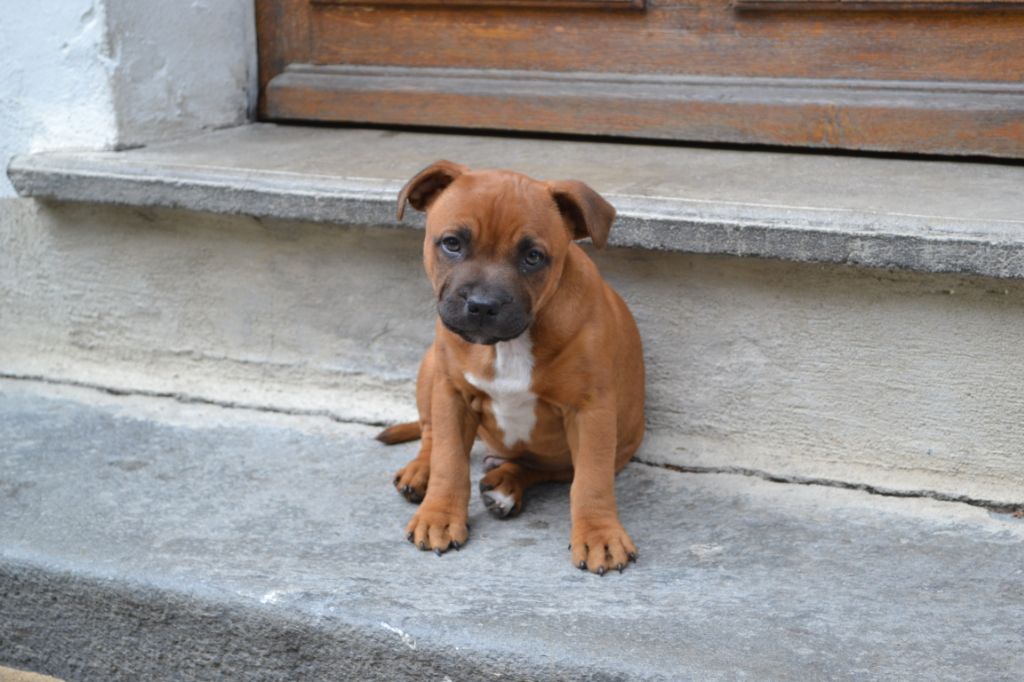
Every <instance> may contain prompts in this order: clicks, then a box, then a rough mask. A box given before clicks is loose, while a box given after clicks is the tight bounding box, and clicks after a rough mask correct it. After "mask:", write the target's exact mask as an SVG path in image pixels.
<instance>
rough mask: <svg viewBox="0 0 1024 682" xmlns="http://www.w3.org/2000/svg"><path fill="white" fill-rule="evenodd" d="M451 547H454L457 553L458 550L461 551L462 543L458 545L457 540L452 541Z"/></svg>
mask: <svg viewBox="0 0 1024 682" xmlns="http://www.w3.org/2000/svg"><path fill="white" fill-rule="evenodd" d="M452 547H454V548H455V551H456V552H458V551H459V550H460V549H462V543H460V542H459V541H458V540H452Z"/></svg>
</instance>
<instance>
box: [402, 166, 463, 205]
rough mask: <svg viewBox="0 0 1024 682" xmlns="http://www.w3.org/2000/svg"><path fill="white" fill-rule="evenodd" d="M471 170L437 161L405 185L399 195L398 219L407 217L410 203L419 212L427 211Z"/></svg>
mask: <svg viewBox="0 0 1024 682" xmlns="http://www.w3.org/2000/svg"><path fill="white" fill-rule="evenodd" d="M468 171H469V169H468V168H466V167H465V166H461V165H459V164H457V163H452V162H451V161H444V160H441V161H435V162H434V163H432V164H430V165H429V166H427V167H426V168H424V169H423V170H421V171H420V172H419V173H417V174H416V176H415V177H414V178H413V179H412V180H410V181H409V182H407V183H405V187H403V188H402V191H401V192H399V193H398V219H399V220H401V219H402V216H404V215H405V202H406V201H408V202H409V203H410V204H411V205H412V207H413V208H415V209H416V210H417V211H425V210H427V207H429V206H430V204H432V203H434V199H436V198H437V197H438V195H440V194H441V192H443V191H444V189H445V188H446V187H447V186H448V185H450V184H452V182H454V181H455V178H457V177H459V176H460V175H462V174H463V173H466V172H468Z"/></svg>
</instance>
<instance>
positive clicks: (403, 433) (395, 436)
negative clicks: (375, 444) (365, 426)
mask: <svg viewBox="0 0 1024 682" xmlns="http://www.w3.org/2000/svg"><path fill="white" fill-rule="evenodd" d="M420 435H421V434H420V423H419V422H406V423H405V424H395V425H393V426H389V427H388V428H386V429H384V430H383V431H381V432H380V433H378V434H377V440H379V441H380V442H381V443H384V444H385V445H396V444H398V443H406V442H408V441H411V440H416V439H418V438H419V437H420Z"/></svg>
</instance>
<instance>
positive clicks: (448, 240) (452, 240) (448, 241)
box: [441, 235, 462, 253]
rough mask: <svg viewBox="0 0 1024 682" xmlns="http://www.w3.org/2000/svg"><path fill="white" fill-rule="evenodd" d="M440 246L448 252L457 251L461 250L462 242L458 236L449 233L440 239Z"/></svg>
mask: <svg viewBox="0 0 1024 682" xmlns="http://www.w3.org/2000/svg"><path fill="white" fill-rule="evenodd" d="M441 248H442V249H444V250H445V251H446V252H448V253H459V252H460V251H462V242H461V241H460V240H459V238H458V237H453V236H451V235H449V236H447V237H445V238H444V239H442V240H441Z"/></svg>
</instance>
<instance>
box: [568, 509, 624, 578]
mask: <svg viewBox="0 0 1024 682" xmlns="http://www.w3.org/2000/svg"><path fill="white" fill-rule="evenodd" d="M569 549H570V550H572V564H573V566H576V567H577V568H579V569H581V570H589V571H590V572H591V573H597V574H598V575H604V574H605V573H606V572H608V571H610V570H612V569H616V570H617V571H619V573H621V572H622V570H623V569H624V568H626V566H628V565H629V562H630V561H636V558H637V554H638V553H637V550H636V545H634V544H633V541H632V540H631V539H630V537H629V534H628V533H626V530H625V529H624V528H623V527H622V524H621V523H619V521H618V519H609V520H601V521H582V522H576V523H574V524H573V528H572V542H571V543H570V545H569Z"/></svg>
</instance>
